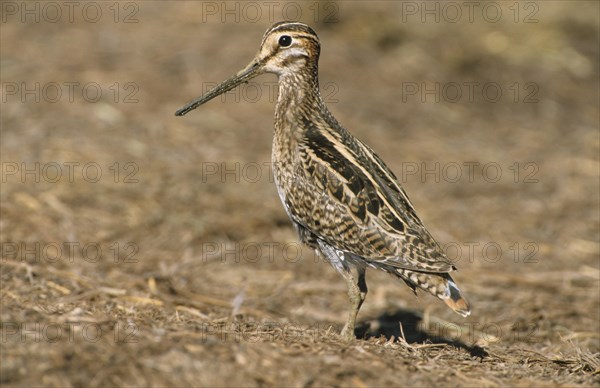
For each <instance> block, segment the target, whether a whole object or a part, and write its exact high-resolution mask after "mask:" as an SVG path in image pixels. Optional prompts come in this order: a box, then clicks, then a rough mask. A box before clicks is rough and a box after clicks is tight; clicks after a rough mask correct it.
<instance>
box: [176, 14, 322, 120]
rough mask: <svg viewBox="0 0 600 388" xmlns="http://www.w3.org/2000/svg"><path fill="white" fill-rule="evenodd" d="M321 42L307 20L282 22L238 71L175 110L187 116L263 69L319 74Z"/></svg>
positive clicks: (277, 24) (289, 72)
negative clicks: (306, 22)
mask: <svg viewBox="0 0 600 388" xmlns="http://www.w3.org/2000/svg"><path fill="white" fill-rule="evenodd" d="M319 52H320V44H319V38H318V37H317V34H316V33H315V32H314V31H313V29H312V28H310V27H309V26H307V25H306V24H303V23H297V22H279V23H275V24H274V25H273V26H271V28H269V29H268V30H267V32H265V34H264V36H263V39H262V43H261V45H260V49H259V50H258V53H257V54H256V56H255V57H254V59H252V61H250V63H249V64H248V65H247V66H246V67H245V68H244V69H242V70H240V71H239V72H238V73H237V74H236V75H234V76H233V77H231V78H229V79H228V80H226V81H223V82H222V83H221V84H219V85H218V86H216V87H215V88H213V89H211V90H209V91H208V92H206V94H204V95H202V96H200V97H198V98H197V99H196V100H194V101H192V102H190V103H189V104H187V105H186V106H184V107H183V108H181V109H179V110H178V111H177V112H175V115H176V116H183V115H185V114H186V113H188V112H189V111H191V110H193V109H196V108H197V107H198V106H200V105H202V104H204V103H205V102H207V101H209V100H212V99H213V98H215V97H217V96H219V95H221V94H223V93H226V92H228V91H229V90H231V89H233V88H235V87H236V86H238V85H240V84H241V83H244V82H248V81H249V80H250V79H252V78H254V77H256V76H257V75H260V74H263V73H274V74H277V75H278V76H279V77H286V76H291V75H306V76H314V77H316V71H317V63H318V60H319Z"/></svg>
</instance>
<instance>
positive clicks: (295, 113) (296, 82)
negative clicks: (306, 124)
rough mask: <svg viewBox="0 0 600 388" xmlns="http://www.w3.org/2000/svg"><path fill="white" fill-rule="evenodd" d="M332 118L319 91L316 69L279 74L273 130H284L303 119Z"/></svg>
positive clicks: (326, 119) (325, 119)
mask: <svg viewBox="0 0 600 388" xmlns="http://www.w3.org/2000/svg"><path fill="white" fill-rule="evenodd" d="M330 117H331V118H332V117H333V116H331V113H329V111H328V110H327V107H326V106H325V103H324V102H323V98H322V97H321V93H320V92H319V80H318V77H317V70H316V68H315V69H314V70H311V71H310V72H307V73H299V74H298V73H289V74H283V75H280V76H279V97H278V99H277V105H276V107H275V130H276V132H282V131H283V132H285V131H286V130H289V129H291V128H294V127H297V125H295V124H297V123H299V122H302V120H303V119H310V120H311V121H313V122H315V121H320V120H324V121H328V120H329V118H330Z"/></svg>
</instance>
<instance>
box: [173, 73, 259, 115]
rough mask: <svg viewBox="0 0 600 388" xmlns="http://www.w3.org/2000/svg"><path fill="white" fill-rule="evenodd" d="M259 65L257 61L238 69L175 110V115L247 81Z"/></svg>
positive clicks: (182, 113)
mask: <svg viewBox="0 0 600 388" xmlns="http://www.w3.org/2000/svg"><path fill="white" fill-rule="evenodd" d="M259 66H260V64H259V63H258V62H252V63H250V64H249V65H248V66H247V67H246V68H245V69H244V70H242V71H240V72H239V73H237V74H236V75H234V76H233V77H231V78H229V79H228V80H225V81H223V82H221V84H219V85H218V86H215V87H214V88H213V89H211V90H209V91H208V92H206V94H204V95H202V96H200V97H198V98H197V99H195V100H193V101H191V102H190V103H189V104H187V105H186V106H184V107H183V108H181V109H179V110H178V111H177V112H175V116H183V115H184V114H186V113H188V112H189V111H191V110H194V109H196V108H197V107H199V106H200V105H202V104H204V103H205V102H207V101H210V100H212V99H213V98H215V97H217V96H219V95H221V94H223V93H226V92H228V91H230V90H231V89H233V88H235V87H236V86H238V85H239V84H242V83H244V82H246V81H248V80H249V79H251V78H252V77H254V76H255V75H257V72H256V71H257V70H258V68H259Z"/></svg>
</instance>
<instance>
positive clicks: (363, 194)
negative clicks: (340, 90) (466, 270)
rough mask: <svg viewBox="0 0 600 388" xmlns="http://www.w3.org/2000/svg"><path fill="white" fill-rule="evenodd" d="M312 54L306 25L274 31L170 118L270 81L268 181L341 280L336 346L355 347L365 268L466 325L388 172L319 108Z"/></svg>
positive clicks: (442, 265)
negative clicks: (343, 290) (274, 81)
mask: <svg viewBox="0 0 600 388" xmlns="http://www.w3.org/2000/svg"><path fill="white" fill-rule="evenodd" d="M320 51H321V44H320V40H319V38H318V37H317V34H316V33H315V31H314V30H313V29H312V28H311V27H309V26H308V25H306V24H304V23H300V22H292V21H282V22H278V23H275V24H274V25H272V26H271V27H270V28H269V29H268V30H267V31H266V32H265V33H264V35H263V38H262V42H261V44H260V49H259V50H258V53H257V54H256V56H255V57H254V58H253V59H252V61H250V63H249V64H248V65H247V66H246V67H245V68H243V69H242V70H240V71H239V72H238V73H236V74H235V75H234V76H232V77H230V78H229V79H227V80H225V81H223V82H222V83H221V84H219V85H218V86H216V87H214V88H213V89H211V90H209V91H207V92H206V93H205V94H204V95H202V96H200V97H198V98H197V99H195V100H192V101H191V102H189V103H188V104H187V105H185V106H184V107H182V108H181V109H179V110H177V111H176V112H175V115H176V116H183V115H185V114H187V113H189V112H190V111H192V110H194V109H196V108H197V107H198V106H200V105H202V104H204V103H206V102H207V101H209V100H211V99H213V98H215V97H217V96H219V95H221V94H223V93H225V92H227V91H229V90H231V89H233V88H235V87H236V86H238V85H240V84H242V83H245V82H248V81H249V80H250V79H252V78H254V77H256V76H258V75H261V74H264V73H274V74H276V75H277V77H278V88H279V93H278V97H277V102H276V107H275V125H274V132H273V143H272V154H271V159H272V169H273V177H274V181H275V185H276V187H277V192H278V194H279V197H280V199H281V202H282V204H283V207H284V209H285V211H286V213H287V215H288V216H289V218H290V220H291V221H292V224H293V226H294V228H295V229H296V231H297V234H298V238H299V239H300V241H301V242H302V243H304V244H306V245H307V246H308V247H310V248H312V249H314V250H315V251H316V252H317V254H319V255H320V256H321V257H322V258H323V259H325V260H326V261H328V262H329V263H330V264H331V265H332V266H333V267H334V268H335V269H336V270H337V272H339V273H340V274H341V275H342V277H343V278H344V279H345V281H346V285H347V288H348V296H349V300H350V306H351V308H350V311H349V312H348V316H347V319H346V322H345V324H344V327H343V329H342V331H341V333H340V335H341V338H342V339H343V340H345V341H348V342H350V341H353V340H355V339H356V335H355V327H356V318H357V315H358V313H359V310H360V308H361V306H362V304H363V302H364V300H365V298H366V296H367V292H368V289H367V283H366V278H365V272H366V269H367V268H372V269H375V270H381V271H384V272H387V273H389V274H391V275H393V276H394V277H396V278H399V279H401V280H403V281H404V282H405V283H406V284H407V285H408V286H409V287H410V288H411V289H412V291H413V292H414V293H415V294H416V292H417V289H420V290H424V291H426V292H428V293H430V294H432V295H434V296H436V297H437V298H439V299H441V300H443V301H444V302H445V303H446V304H447V305H448V306H449V307H450V308H451V309H452V310H453V311H455V312H456V313H458V314H460V315H462V316H463V317H466V316H468V315H469V314H470V313H471V307H470V304H469V302H468V301H467V300H466V298H465V297H463V295H462V293H461V291H460V289H459V288H458V286H457V284H456V283H455V281H454V279H453V278H452V277H451V276H450V273H451V272H453V271H456V267H455V266H454V264H453V263H452V262H451V261H450V260H449V259H448V257H447V256H446V255H445V253H444V251H443V249H442V248H441V247H440V245H439V244H438V243H437V242H436V240H435V239H434V238H433V237H432V235H431V234H430V233H429V231H428V230H427V229H426V227H425V226H424V224H423V222H422V221H421V219H420V218H419V216H418V215H417V213H416V211H415V209H414V207H413V205H412V203H411V201H410V200H409V198H408V196H407V194H406V192H405V191H404V189H403V188H402V187H401V186H400V184H399V183H398V179H397V178H396V176H395V175H394V173H393V172H392V171H391V170H390V168H388V166H387V165H386V164H385V163H384V162H383V160H382V159H381V158H380V157H379V156H378V155H377V154H376V153H375V152H374V151H373V150H372V149H371V148H370V147H369V146H368V145H366V144H365V143H364V142H362V141H361V140H359V139H358V138H356V137H354V136H353V135H352V134H351V133H350V132H349V131H348V130H347V129H346V128H344V127H343V126H342V125H341V124H340V123H339V122H338V121H337V119H336V118H335V117H334V116H333V114H332V113H331V112H330V111H329V110H328V109H327V107H326V106H325V103H324V101H323V98H322V96H321V94H320V90H319V79H318V62H319V55H320Z"/></svg>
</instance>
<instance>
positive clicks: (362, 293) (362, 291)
mask: <svg viewBox="0 0 600 388" xmlns="http://www.w3.org/2000/svg"><path fill="white" fill-rule="evenodd" d="M353 267H354V268H348V269H347V270H346V271H341V273H342V276H343V277H344V279H346V284H347V286H348V296H349V297H350V312H349V313H348V319H347V320H346V324H345V325H344V328H343V329H342V333H341V336H342V337H343V338H344V339H345V340H346V341H347V342H351V341H353V340H354V339H355V338H356V337H355V335H354V328H355V326H356V316H357V315H358V311H359V310H360V306H362V304H363V302H364V300H365V298H366V297H367V291H368V290H367V282H366V280H365V268H364V267H360V266H353ZM353 269H355V270H356V274H354V271H353Z"/></svg>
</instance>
